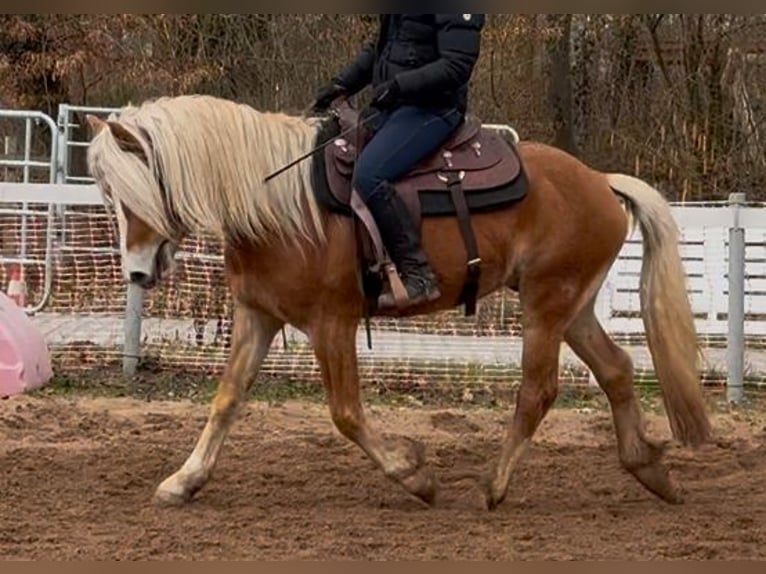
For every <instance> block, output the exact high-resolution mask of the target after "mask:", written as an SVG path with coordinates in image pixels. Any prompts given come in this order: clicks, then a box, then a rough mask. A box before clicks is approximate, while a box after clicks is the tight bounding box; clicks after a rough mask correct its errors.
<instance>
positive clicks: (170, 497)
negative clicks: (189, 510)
mask: <svg viewBox="0 0 766 574" xmlns="http://www.w3.org/2000/svg"><path fill="white" fill-rule="evenodd" d="M192 498H194V493H192V492H189V491H188V490H186V489H184V488H182V487H180V486H178V485H177V484H176V482H175V481H174V480H173V479H172V478H170V479H168V480H167V481H165V482H164V483H163V484H161V485H160V486H159V487H158V488H157V490H156V491H155V493H154V498H153V502H154V505H155V506H157V507H159V508H181V507H184V506H186V505H188V504H189V503H190V502H191V501H192Z"/></svg>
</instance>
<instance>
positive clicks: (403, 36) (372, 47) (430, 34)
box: [334, 14, 485, 113]
mask: <svg viewBox="0 0 766 574" xmlns="http://www.w3.org/2000/svg"><path fill="white" fill-rule="evenodd" d="M484 21H485V15H484V14H381V16H380V31H379V34H378V38H377V40H376V41H375V42H370V43H368V44H366V45H365V46H364V47H363V48H362V50H361V52H360V53H359V55H358V56H357V58H356V60H354V61H353V62H352V63H351V64H350V65H349V66H348V67H346V68H345V69H344V70H343V71H342V72H341V73H340V74H338V75H337V76H336V77H335V78H334V81H335V82H336V83H338V84H339V85H341V86H343V87H344V88H346V90H347V91H348V92H349V93H350V94H351V95H353V94H355V93H357V92H359V91H360V90H362V89H363V88H364V87H366V86H367V85H368V84H372V85H373V86H376V85H378V84H381V83H383V82H386V81H387V80H396V82H397V83H398V84H399V88H400V91H401V98H402V103H409V104H415V105H420V106H423V107H426V108H429V109H438V110H445V109H453V108H454V109H458V110H459V111H461V112H462V113H465V111H466V107H467V101H468V83H469V81H470V78H471V74H472V73H473V69H474V65H475V64H476V61H477V59H478V58H479V48H480V44H481V30H482V28H483V27H484Z"/></svg>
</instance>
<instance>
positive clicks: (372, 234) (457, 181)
mask: <svg viewBox="0 0 766 574" xmlns="http://www.w3.org/2000/svg"><path fill="white" fill-rule="evenodd" d="M333 115H334V116H335V118H336V122H337V125H336V128H337V130H338V133H339V134H341V135H337V134H336V135H333V134H331V135H330V136H329V137H331V138H333V141H332V143H330V144H329V145H326V147H324V151H323V157H322V158H320V161H319V162H318V164H319V166H320V169H322V171H323V174H322V175H324V178H325V181H326V189H324V190H323V191H324V193H322V192H321V191H320V192H318V196H319V199H320V201H321V202H322V203H324V205H325V206H326V207H329V208H330V210H331V211H334V212H337V213H345V214H346V215H353V216H356V220H357V222H361V223H362V224H363V229H362V228H361V226H359V225H357V241H358V244H359V247H360V248H361V249H360V253H361V259H362V265H363V271H366V272H368V273H369V274H370V276H368V277H366V279H368V280H369V279H370V277H378V278H380V277H381V275H382V274H381V271H383V272H385V275H386V276H387V277H388V281H389V284H390V287H391V289H392V291H393V294H394V297H395V300H396V301H397V304H398V305H400V306H401V305H404V304H405V303H406V300H407V294H406V290H405V289H404V286H403V284H402V282H401V279H400V278H399V276H398V275H397V273H396V269H395V268H394V266H393V264H392V263H391V261H390V259H389V258H388V256H387V254H386V252H385V249H384V247H383V243H382V241H381V238H380V233H379V231H378V228H377V225H376V224H375V220H374V219H373V217H372V214H371V213H370V212H369V211H368V210H367V208H366V206H365V204H364V202H363V200H362V199H361V197H360V196H359V195H358V194H357V193H356V191H355V190H353V189H352V185H351V181H352V177H353V173H354V167H355V162H356V158H357V157H358V155H359V153H360V151H361V150H362V149H363V147H364V145H365V143H366V142H367V139H368V134H367V131H366V130H365V128H364V126H363V125H362V124H361V123H360V115H359V112H358V111H357V110H355V109H354V108H352V107H351V105H350V104H349V103H348V102H346V101H345V100H341V101H340V102H336V104H335V105H334V107H333ZM322 143H324V142H322ZM321 166H323V167H321ZM392 183H393V184H394V186H395V187H396V190H397V192H398V193H399V195H400V197H401V198H402V199H403V201H404V203H405V204H406V205H407V207H408V211H409V214H410V217H411V218H412V221H413V222H414V223H415V225H416V226H417V227H418V228H419V227H420V225H421V222H422V218H423V217H437V216H439V217H457V218H458V222H459V225H460V230H461V233H462V236H463V241H464V244H465V248H466V252H467V270H466V272H467V275H466V281H465V286H464V289H463V293H462V295H461V300H460V301H459V302H458V303H463V304H465V307H466V315H467V316H471V315H473V314H475V312H476V300H477V296H478V290H479V276H480V273H481V257H480V254H479V252H478V249H477V246H476V239H475V236H474V232H473V227H472V224H471V213H473V212H477V211H487V210H491V209H498V208H501V207H507V206H508V205H511V204H513V203H515V202H518V201H520V200H522V199H523V198H524V197H525V196H526V193H527V182H526V177H525V174H524V170H523V166H522V164H521V160H520V158H519V155H518V152H517V150H516V142H511V141H509V140H508V139H506V138H505V137H504V136H503V135H501V134H500V133H499V132H498V131H496V130H493V129H490V128H486V127H483V126H482V124H481V121H480V120H479V119H478V118H477V117H475V116H473V115H470V114H469V115H467V116H466V119H465V121H464V122H463V123H462V124H461V125H460V126H459V127H458V128H457V130H456V131H455V132H454V133H453V134H452V136H450V138H449V139H448V140H447V141H445V142H444V144H442V146H441V147H440V149H439V150H438V151H437V152H436V153H434V154H432V155H431V156H430V157H428V158H426V159H424V160H422V161H421V162H419V163H418V164H417V165H415V166H414V167H413V168H412V169H411V170H410V172H409V173H408V174H407V175H406V176H404V177H402V178H400V179H399V180H398V181H396V182H392ZM364 279H365V277H363V280H364ZM373 283H374V281H373ZM371 284H372V283H370V282H369V281H368V282H367V283H364V284H363V290H364V291H365V293H366V294H367V295H368V297H369V300H370V301H372V299H374V298H375V297H376V295H375V291H376V288H375V287H370V285H371Z"/></svg>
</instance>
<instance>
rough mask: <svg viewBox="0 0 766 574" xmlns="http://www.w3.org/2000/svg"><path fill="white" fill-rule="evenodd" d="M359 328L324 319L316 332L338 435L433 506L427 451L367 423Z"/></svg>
mask: <svg viewBox="0 0 766 574" xmlns="http://www.w3.org/2000/svg"><path fill="white" fill-rule="evenodd" d="M356 331H357V322H356V321H349V320H346V319H338V318H336V317H322V318H320V319H319V320H317V322H316V326H315V327H314V328H313V329H311V334H310V337H311V342H312V345H313V347H314V352H315V354H316V357H317V360H318V362H319V366H320V369H321V371H322V377H323V380H324V384H325V388H326V390H327V398H328V402H329V406H330V414H331V416H332V420H333V422H334V423H335V426H336V427H337V429H338V430H339V431H340V432H341V434H343V435H344V436H345V437H346V438H348V439H349V440H351V441H352V442H354V443H355V444H357V445H358V446H359V447H360V448H361V449H362V450H363V451H364V452H365V453H366V454H367V455H368V456H369V457H370V458H371V459H372V460H373V461H374V462H375V463H376V464H377V465H378V466H379V467H380V468H381V469H382V470H383V472H384V474H385V475H386V476H387V477H388V478H390V479H391V480H393V481H394V482H398V483H399V484H401V485H402V486H403V487H404V488H405V489H406V490H407V491H408V492H409V493H411V494H413V495H414V496H416V497H417V498H419V499H421V500H422V501H424V502H425V503H427V504H433V503H434V501H435V498H436V491H437V483H436V480H435V478H434V476H433V474H432V473H431V471H430V469H429V468H428V467H427V466H426V464H425V452H424V448H423V447H422V445H420V444H419V443H416V442H412V441H409V440H408V439H399V440H397V439H384V438H383V437H382V436H381V435H380V433H379V432H378V431H377V430H376V429H375V428H374V427H373V426H372V425H371V424H370V423H369V422H368V421H367V419H366V417H365V414H364V409H363V407H362V400H361V396H360V388H359V374H358V371H357V356H356Z"/></svg>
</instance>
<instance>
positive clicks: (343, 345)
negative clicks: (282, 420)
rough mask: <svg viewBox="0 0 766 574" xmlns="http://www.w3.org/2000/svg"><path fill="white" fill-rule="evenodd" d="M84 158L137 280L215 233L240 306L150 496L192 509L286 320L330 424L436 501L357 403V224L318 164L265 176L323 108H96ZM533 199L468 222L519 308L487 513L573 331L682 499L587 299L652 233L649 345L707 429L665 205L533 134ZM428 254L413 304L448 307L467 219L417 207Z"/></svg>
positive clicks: (645, 294) (629, 451)
mask: <svg viewBox="0 0 766 574" xmlns="http://www.w3.org/2000/svg"><path fill="white" fill-rule="evenodd" d="M89 123H90V125H91V127H92V128H93V130H94V136H93V139H92V142H91V145H90V147H89V151H88V165H89V169H90V172H91V174H92V175H93V177H94V178H95V180H96V183H97V185H98V186H99V188H100V189H101V190H102V193H103V194H104V197H105V201H106V202H107V204H111V205H113V206H114V209H115V211H116V214H117V218H118V232H119V235H120V246H121V252H122V264H123V271H124V275H125V278H126V280H127V281H131V282H135V283H138V284H140V285H141V286H142V287H144V288H152V287H154V286H155V285H156V284H157V283H158V282H160V281H161V280H162V279H163V278H164V277H166V276H167V275H168V274H169V273H171V272H172V269H173V260H174V254H175V252H176V249H177V248H178V245H179V243H180V242H181V241H182V240H183V238H184V237H186V236H188V235H191V234H195V233H199V232H204V233H211V234H215V235H217V236H218V237H220V238H221V240H222V241H223V242H224V246H225V273H226V277H227V280H228V285H229V287H230V289H231V293H232V295H233V299H234V301H235V305H236V309H235V312H234V326H233V335H232V343H231V350H230V357H229V358H228V363H227V365H226V368H225V372H224V373H223V376H222V378H221V380H220V383H219V386H218V390H217V394H216V396H215V398H214V400H213V403H212V406H211V410H210V413H209V418H208V421H207V424H206V426H205V428H204V430H203V432H202V433H201V435H200V437H199V438H198V442H197V444H196V447H195V448H194V450H193V452H192V453H191V454H190V456H189V457H188V459H187V460H186V462H185V464H184V465H183V466H182V467H181V468H180V469H179V470H178V472H176V473H175V474H173V475H172V476H170V477H169V478H167V479H166V480H165V481H164V482H162V484H161V485H160V486H159V487H158V489H157V491H156V495H155V500H156V501H157V502H158V503H162V504H172V505H181V504H184V503H187V502H189V501H191V500H192V499H193V497H194V495H195V493H197V492H198V491H199V490H200V489H201V488H202V487H203V486H204V485H205V484H206V483H207V482H208V480H209V479H210V477H211V474H212V472H213V469H214V467H215V465H216V463H217V461H218V459H219V453H220V451H221V448H222V445H223V444H224V440H225V437H226V436H227V433H228V432H229V431H230V430H231V427H232V424H233V422H234V421H235V418H236V416H237V414H238V412H239V410H240V407H242V405H243V402H244V400H245V397H246V393H247V391H248V389H249V387H250V385H251V384H252V382H253V380H254V378H255V376H256V374H257V373H258V370H259V368H260V366H261V364H262V362H263V360H264V358H265V357H266V355H267V353H268V351H269V348H270V346H271V343H272V341H273V339H274V337H275V335H276V334H277V333H278V332H279V331H280V329H281V328H282V327H283V326H284V325H285V324H291V325H293V326H295V327H296V328H298V329H300V330H301V331H302V332H304V333H305V334H306V335H307V336H308V338H309V341H310V343H311V345H312V349H313V351H314V353H315V356H316V360H317V361H318V364H319V366H320V369H321V373H322V378H323V382H324V386H325V389H326V394H327V399H328V403H329V411H330V415H331V417H332V420H333V422H334V424H335V425H336V427H337V429H338V430H339V431H340V432H341V433H342V434H343V435H344V436H345V437H347V438H348V439H349V440H350V441H353V443H355V444H356V445H358V447H359V448H361V449H362V450H363V451H364V452H365V453H366V454H367V455H368V456H369V457H370V459H371V460H373V461H374V462H375V463H376V464H377V465H378V466H379V467H380V469H381V470H382V472H383V473H384V474H385V476H387V477H388V478H390V479H392V480H393V481H395V482H397V483H399V484H400V485H401V486H402V487H404V489H406V491H407V492H409V493H411V494H412V495H414V496H415V497H417V498H418V499H420V500H422V501H424V502H425V503H427V504H433V503H434V502H435V500H436V497H437V493H438V482H437V479H436V477H435V476H434V474H433V473H432V470H431V469H430V467H429V466H428V464H427V461H426V457H425V449H424V447H423V446H422V445H421V444H420V443H417V442H415V441H412V440H410V439H408V438H398V439H397V438H386V437H384V435H383V434H382V433H381V431H380V430H379V429H378V428H376V426H375V425H373V424H372V423H371V422H370V420H369V419H368V417H367V415H366V413H365V410H364V408H363V400H362V398H361V394H360V386H359V379H358V372H357V354H356V334H357V329H358V327H359V325H360V322H361V319H362V318H363V314H364V297H363V294H362V293H361V290H360V288H359V283H358V274H357V272H358V260H357V258H356V255H355V239H354V229H353V225H352V220H351V219H350V218H348V217H345V216H343V215H337V214H333V213H330V212H329V211H327V210H325V209H323V207H322V205H321V204H319V203H318V201H317V199H316V197H315V194H314V189H313V188H312V182H313V180H312V172H311V170H312V165H311V163H312V161H313V160H310V161H305V162H302V163H300V164H298V165H297V166H296V167H294V168H293V169H291V170H289V171H287V172H285V173H284V174H282V175H280V177H277V178H274V179H272V180H271V181H269V182H268V183H267V184H264V179H265V178H266V176H268V175H269V174H271V173H273V172H274V171H275V170H278V169H279V168H281V167H282V166H284V165H286V164H287V163H289V162H290V161H291V160H292V159H294V158H296V157H300V156H301V155H302V154H305V153H307V152H309V151H310V150H311V149H312V148H313V147H314V146H315V145H316V143H317V134H318V133H319V130H320V129H321V127H322V125H323V124H322V120H321V119H317V118H313V119H312V118H309V119H306V118H300V117H292V116H289V115H285V114H281V113H265V112H260V111H257V110H254V109H252V108H250V107H248V106H246V105H242V104H238V103H234V102H231V101H227V100H223V99H218V98H213V97H208V96H181V97H176V98H160V99H158V100H154V101H149V102H145V103H144V104H142V105H141V106H139V107H129V108H126V109H125V110H124V112H123V113H122V114H121V115H120V116H118V117H115V116H113V117H111V118H109V120H108V121H103V120H99V119H97V118H94V117H90V118H89ZM519 152H520V157H521V160H522V162H523V165H524V168H525V170H526V175H527V178H528V184H529V194H528V196H527V197H526V198H525V199H524V200H523V201H521V202H520V203H518V204H517V205H514V206H506V207H503V208H499V209H496V210H493V211H488V212H487V211H485V212H481V213H476V214H475V215H474V216H473V218H472V222H473V226H474V229H475V234H476V240H477V243H478V248H479V252H480V256H481V260H482V265H483V268H482V275H481V283H480V291H479V296H480V297H485V296H486V295H488V294H490V293H493V292H496V291H498V290H500V289H503V288H510V289H512V290H513V291H515V292H517V293H518V294H519V299H520V302H521V306H522V313H523V356H522V368H523V375H522V380H521V384H520V388H519V391H518V397H517V405H516V410H515V413H514V415H513V417H512V419H511V420H510V421H509V425H508V428H507V432H506V434H505V437H504V439H503V441H502V445H501V448H500V452H499V456H498V458H497V460H496V463H495V464H494V465H492V468H490V469H485V470H484V471H481V472H477V474H476V477H477V478H478V479H479V484H480V486H481V487H482V489H483V490H484V494H485V496H486V502H487V505H488V507H489V508H490V509H493V508H495V507H497V506H498V505H499V504H501V503H502V502H503V501H504V499H505V497H506V495H507V491H508V486H509V482H510V479H511V476H512V474H513V472H514V470H515V469H516V467H517V465H518V464H519V460H520V458H521V457H522V455H523V453H524V452H525V450H526V449H527V447H528V446H529V444H530V442H531V441H532V439H533V436H534V434H535V431H536V429H537V428H538V426H539V425H540V423H541V421H542V420H543V418H544V417H545V415H546V413H547V412H548V410H549V409H550V407H551V406H552V404H553V403H554V400H555V399H556V396H557V389H558V375H559V350H560V347H561V345H562V343H564V342H566V343H567V344H568V345H569V346H570V347H571V348H572V349H573V350H574V351H575V353H576V354H577V355H578V356H579V357H580V358H581V359H582V360H583V361H584V362H585V363H586V364H587V365H588V367H589V368H590V369H591V370H592V372H593V373H594V375H595V377H596V378H597V380H598V382H599V384H600V386H601V388H602V389H603V391H604V392H605V394H606V396H607V397H608V399H609V402H610V407H611V410H612V414H613V420H614V425H615V430H616V438H617V446H618V452H619V459H620V462H621V464H622V465H623V467H624V468H625V469H626V470H627V471H628V472H629V473H631V474H632V475H633V476H634V477H635V478H636V479H637V480H638V481H639V482H640V483H641V484H643V485H644V487H645V488H646V489H648V491H650V492H652V493H654V494H655V495H656V496H658V497H659V498H661V499H662V500H664V501H666V502H668V503H679V502H681V495H680V492H679V489H678V488H677V486H676V485H675V484H674V481H673V480H672V479H671V477H670V474H669V472H668V470H667V468H666V466H665V465H664V464H663V462H662V455H663V451H664V446H665V445H663V444H662V443H660V442H658V441H656V440H652V439H650V438H649V437H648V436H647V433H646V431H645V427H644V422H643V414H642V411H641V408H640V406H639V402H638V400H637V397H636V394H635V391H634V387H633V365H632V363H631V358H630V357H629V355H628V354H627V353H626V352H625V351H624V350H622V349H620V348H619V347H618V346H617V345H616V344H615V343H614V342H613V341H612V340H610V338H609V336H608V335H607V334H606V333H605V332H604V330H603V328H602V326H601V325H600V324H599V322H598V320H597V318H596V316H595V315H594V299H595V298H596V296H597V293H598V291H599V288H600V286H601V285H602V282H603V280H604V279H605V276H606V274H607V273H608V271H609V269H610V266H612V265H613V263H614V261H615V259H616V258H617V256H618V254H619V252H620V250H621V248H622V246H623V244H624V241H625V240H626V239H627V238H628V237H629V235H630V233H631V231H632V230H633V228H634V225H636V224H637V225H638V226H639V227H640V231H641V233H642V236H643V238H644V249H645V251H644V264H643V271H642V275H641V278H640V291H641V303H642V316H643V320H644V324H645V328H646V334H647V341H648V346H649V348H650V350H651V353H652V357H653V361H654V365H655V370H656V374H657V377H658V379H659V383H660V386H661V390H662V396H663V398H664V404H665V407H666V411H667V414H668V418H669V421H670V427H671V429H672V433H673V436H674V438H676V439H677V440H678V441H680V442H681V443H682V444H684V445H690V446H696V445H700V444H702V443H704V442H707V441H708V440H710V438H711V426H710V423H709V420H708V417H707V414H706V410H705V405H704V402H703V395H702V390H701V385H700V378H699V374H698V365H697V360H698V346H697V338H696V334H695V328H694V323H693V316H692V313H691V308H690V305H689V301H688V295H687V291H686V286H685V275H684V272H683V267H682V261H681V259H680V256H679V251H678V244H677V241H678V237H677V236H678V230H677V227H676V225H675V222H674V220H673V219H672V213H671V211H670V209H669V206H668V204H667V203H666V201H665V200H664V199H663V197H662V196H661V195H660V193H658V192H657V191H656V190H655V189H653V188H652V187H651V186H649V185H648V184H646V183H644V182H642V181H640V180H638V179H636V178H633V177H630V176H627V175H615V174H611V175H610V174H604V173H600V172H598V171H595V170H593V169H591V168H589V167H588V166H586V165H584V164H583V163H581V162H580V161H579V160H578V159H576V158H574V157H572V156H571V155H568V154H566V153H564V152H563V151H560V150H558V149H555V148H552V147H548V146H547V145H543V144H540V143H527V142H521V143H520V144H519ZM422 237H423V245H424V249H425V251H426V253H427V254H428V256H429V257H430V261H431V263H432V265H433V267H434V269H435V271H436V272H437V274H438V276H439V278H440V288H441V293H442V296H441V299H439V300H438V301H434V302H432V303H428V304H424V305H422V306H420V307H417V308H409V309H408V310H407V311H406V312H405V313H404V316H414V315H418V314H420V315H422V314H428V313H436V312H438V311H442V310H445V309H448V308H450V307H453V306H454V305H455V303H454V302H455V301H457V300H458V299H459V295H460V292H461V289H462V287H463V281H464V279H465V273H466V268H465V259H464V250H463V248H462V238H461V235H460V230H459V227H458V222H457V220H456V219H455V218H453V217H439V218H423V220H422Z"/></svg>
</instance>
